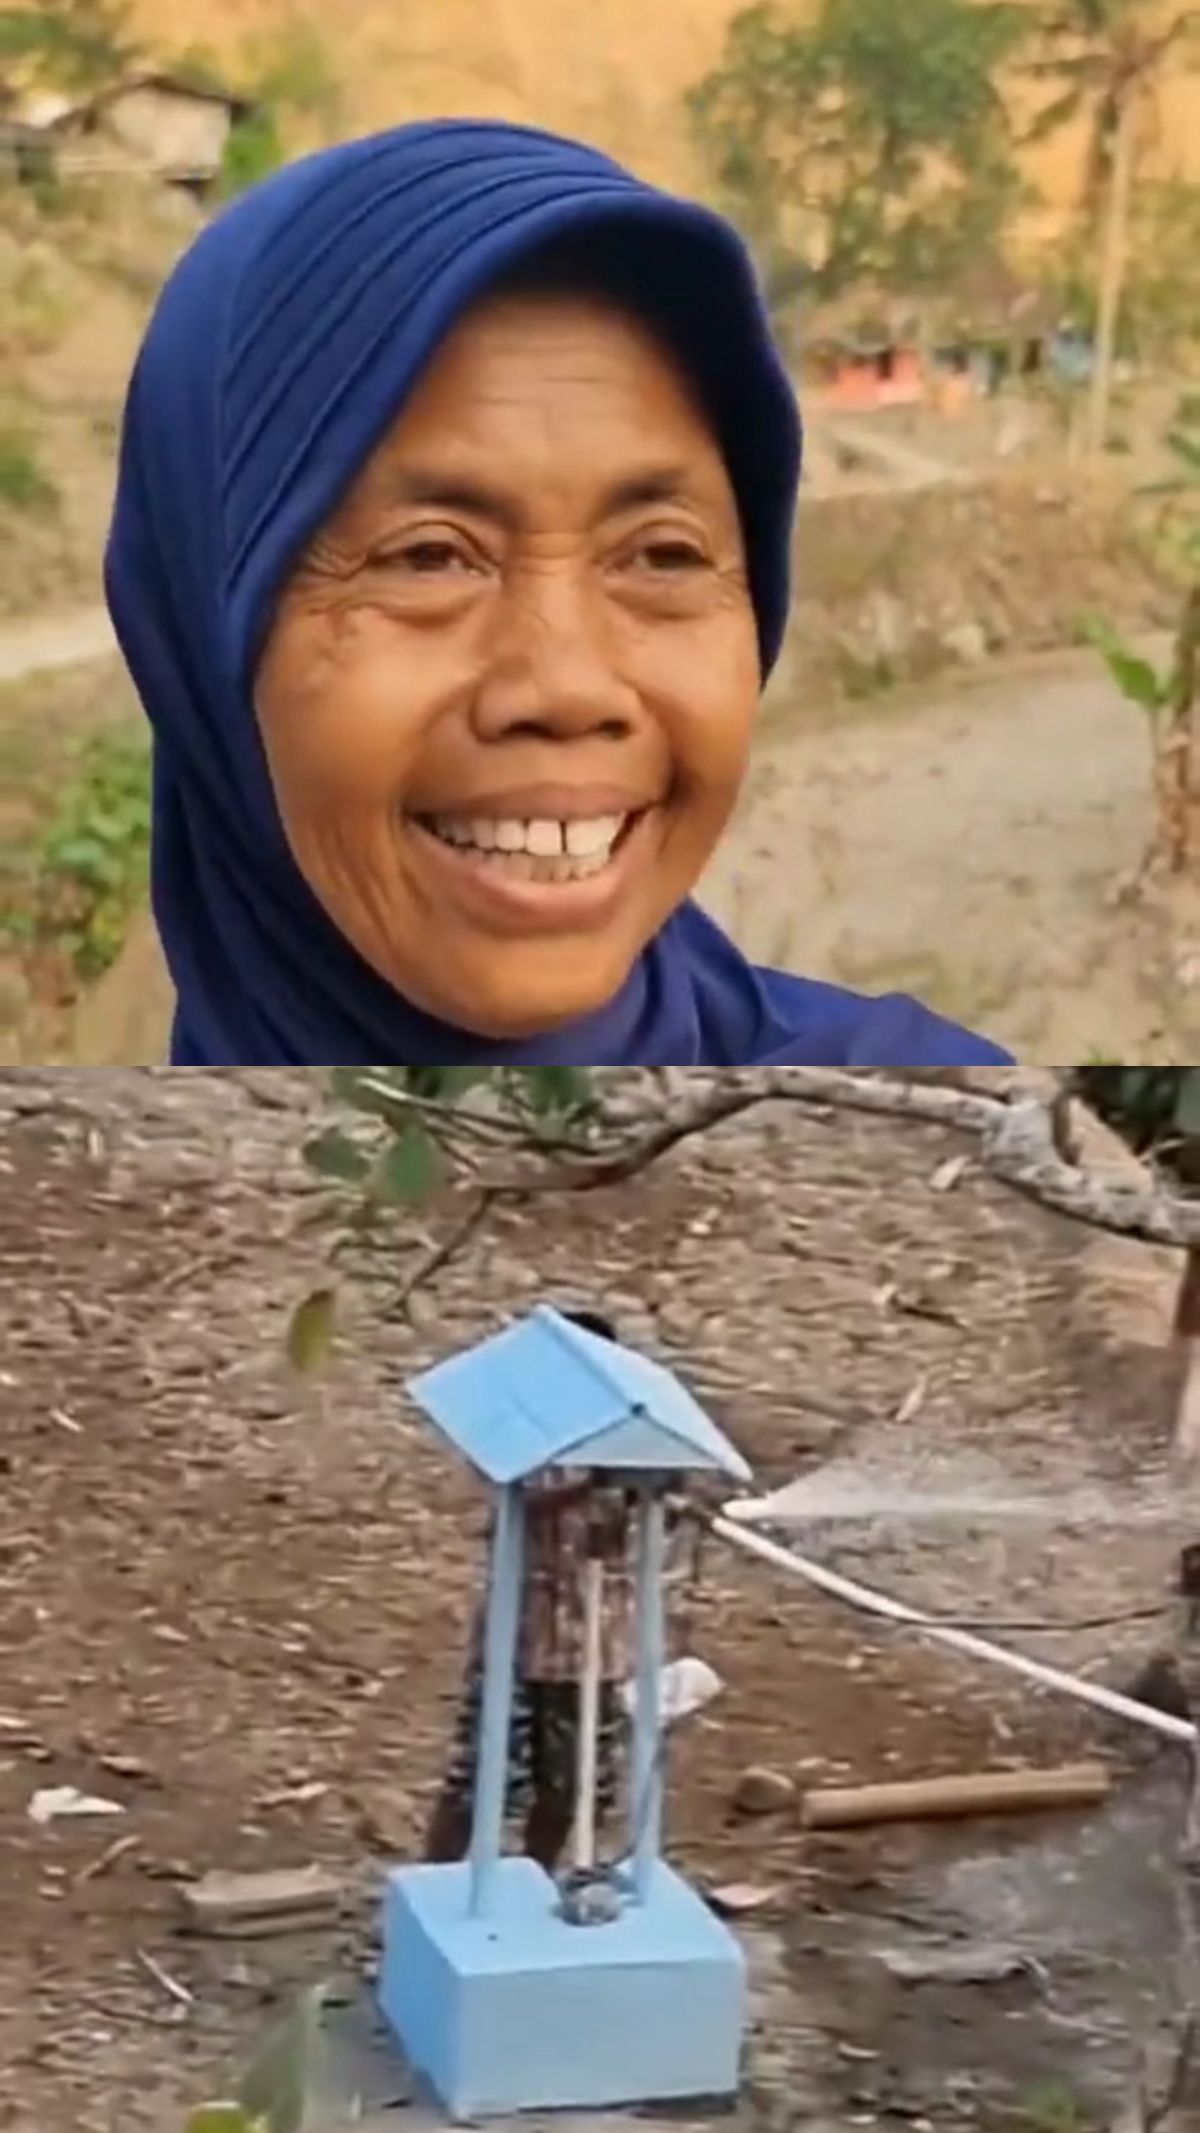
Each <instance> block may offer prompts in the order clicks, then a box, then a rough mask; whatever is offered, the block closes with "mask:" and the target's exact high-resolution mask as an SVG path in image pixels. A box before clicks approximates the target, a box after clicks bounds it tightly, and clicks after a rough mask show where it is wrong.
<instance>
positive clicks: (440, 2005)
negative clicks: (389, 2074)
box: [379, 1858, 746, 2122]
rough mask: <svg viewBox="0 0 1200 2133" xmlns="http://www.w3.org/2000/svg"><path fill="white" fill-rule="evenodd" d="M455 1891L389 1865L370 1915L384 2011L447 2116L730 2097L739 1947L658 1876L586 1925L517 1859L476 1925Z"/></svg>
mask: <svg viewBox="0 0 1200 2133" xmlns="http://www.w3.org/2000/svg"><path fill="white" fill-rule="evenodd" d="M469 1891H470V1871H469V1868H468V1867H466V1866H465V1865H464V1866H413V1867H400V1868H398V1869H397V1870H396V1871H395V1872H394V1873H392V1874H391V1875H390V1876H389V1878H388V1886H387V1895H386V1899H385V1909H384V1934H383V1966H382V1971H381V1975H380V1985H379V1996H380V2001H381V2004H382V2008H383V2012H384V2015H385V2016H386V2018H387V2021H388V2023H389V2024H390V2026H391V2028H392V2030H393V2031H394V2033H395V2035H396V2037H397V2038H398V2040H399V2042H400V2044H401V2045H402V2047H403V2049H404V2051H405V2053H406V2054H407V2056H408V2059H409V2061H410V2062H411V2064H412V2066H413V2068H414V2070H415V2071H416V2072H417V2073H418V2074H419V2075H421V2076H422V2077H423V2078H424V2079H425V2080H426V2081H427V2082H428V2083H429V2085H430V2087H431V2088H432V2089H433V2090H434V2092H435V2094H436V2095H437V2097H438V2099H439V2101H440V2102H441V2104H442V2105H443V2108H444V2109H445V2110H446V2111H447V2112H448V2114H449V2115H450V2117H451V2118H452V2119H455V2120H457V2121H460V2122H461V2121H464V2120H470V2119H478V2118H488V2117H497V2116H500V2115H503V2114H505V2113H507V2112H512V2111H530V2110H556V2109H588V2108H593V2107H597V2108H598V2107H602V2106H611V2105H615V2104H630V2103H650V2102H662V2101H667V2100H669V2099H672V2098H680V2097H688V2096H693V2097H712V2098H720V2097H729V2096H732V2095H734V2094H735V2093H736V2090H737V2086H738V2073H739V2063H740V2058H741V2046H742V2036H743V2031H744V2027H745V2019H746V1975H745V1963H744V1959H743V1956H742V1952H741V1949H740V1948H739V1946H738V1944H737V1942H736V1941H735V1940H734V1938H733V1935H732V1934H731V1933H730V1932H729V1931H728V1930H727V1928H726V1927H725V1926H723V1925H722V1924H721V1922H720V1920H719V1919H717V1918H714V1917H713V1914H712V1912H711V1911H710V1910H709V1909H708V1908H707V1906H706V1905H705V1904H704V1903H703V1902H702V1900H701V1899H700V1897H699V1896H697V1895H696V1893H695V1891H694V1890H693V1889H690V1888H689V1887H688V1885H687V1883H686V1882H684V1881H681V1880H680V1878H679V1876H678V1875H677V1874H675V1873H673V1872H672V1871H671V1869H670V1868H669V1867H667V1866H664V1865H663V1864H662V1863H661V1862H659V1863H657V1864H656V1865H655V1867H654V1869H653V1872H652V1878H651V1882H650V1889H649V1893H648V1896H647V1900H646V1901H645V1902H644V1903H642V1904H633V1903H631V1904H629V1905H628V1906H627V1907H626V1909H625V1910H624V1911H623V1913H622V1915H621V1917H620V1918H619V1919H617V1920H615V1921H613V1922H612V1923H610V1924H607V1925H600V1926H573V1925H568V1924H566V1923H565V1922H564V1921H563V1920H562V1919H561V1918H559V1917H558V1916H557V1913H556V1902H557V1898H556V1892H555V1889H554V1884H553V1883H552V1881H551V1880H550V1878H549V1876H548V1875H547V1874H546V1873H544V1872H543V1870H542V1868H541V1867H540V1866H537V1865H535V1863H534V1862H533V1861H532V1860H530V1859H517V1858H510V1859H501V1860H499V1861H498V1862H497V1863H496V1865H495V1867H494V1869H493V1874H492V1877H491V1879H490V1880H489V1886H488V1900H487V1909H486V1913H485V1915H483V1916H482V1917H472V1916H471V1915H470V1914H469V1910H468V1898H469Z"/></svg>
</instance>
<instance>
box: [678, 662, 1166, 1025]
mask: <svg viewBox="0 0 1200 2133" xmlns="http://www.w3.org/2000/svg"><path fill="white" fill-rule="evenodd" d="M1148 825H1149V762H1148V749H1147V746H1146V736H1145V732H1144V730H1143V727H1142V725H1141V722H1140V715H1139V714H1138V713H1136V712H1134V711H1132V710H1131V709H1130V707H1129V706H1128V705H1127V704H1125V703H1124V702H1123V701H1122V700H1121V698H1120V697H1119V695H1118V694H1117V691H1116V689H1115V688H1114V687H1113V686H1112V685H1111V684H1110V682H1109V681H1108V679H1107V677H1106V676H1105V675H1104V673H1103V672H1102V671H1101V670H1100V668H1099V664H1098V662H1097V661H1096V660H1095V659H1094V658H1091V657H1088V656H1086V655H1075V654H1064V655H1061V656H1055V657H1051V658H1048V659H1042V660H1038V661H1036V662H1029V663H1027V664H1026V665H1024V666H1013V667H1012V668H1011V669H1009V670H1007V671H1004V672H992V671H989V670H988V669H986V668H981V669H980V670H979V671H978V673H977V675H975V676H974V677H967V678H965V679H963V680H960V681H958V682H953V683H945V682H943V683H935V684H930V685H927V686H925V687H924V688H922V689H920V690H916V689H910V690H906V691H904V692H902V693H899V694H897V695H896V696H895V697H892V698H887V699H881V700H880V701H879V702H878V703H874V704H871V705H868V706H863V707H861V708H859V709H857V710H856V709H854V708H843V709H842V710H840V711H838V712H836V713H832V714H829V715H828V716H825V715H822V716H821V717H819V718H816V717H814V718H813V719H811V720H795V721H792V722H791V723H790V724H789V725H787V726H785V725H784V721H783V718H782V716H780V717H779V718H775V719H771V718H769V719H768V722H767V726H766V730H765V731H764V735H763V739H762V742H761V745H760V748H759V751H758V756H757V761H756V766H755V771H754V775H753V778H752V780H751V784H750V788H749V790H748V792H747V794H746V797H745V801H744V803H743V806H742V809H741V813H740V817H739V820H738V823H737V825H736V828H735V831H734V834H733V835H732V836H731V837H730V839H729V841H728V843H727V845H726V847H725V849H724V850H723V851H722V853H721V854H720V856H719V858H718V861H717V864H716V865H715V867H714V868H713V870H712V873H711V876H710V879H709V882H708V885H707V893H708V897H709V900H710V901H711V903H712V905H713V907H714V909H715V910H716V911H717V912H718V914H719V915H720V916H721V918H722V919H723V920H724V921H725V922H726V923H727V924H728V925H729V926H730V927H731V928H732V930H733V931H734V932H735V933H736V934H737V935H738V937H739V938H740V939H741V941H742V942H743V944H744V945H745V946H746V947H747V948H748V949H749V950H750V952H751V953H752V954H753V955H754V956H755V957H756V958H758V959H759V960H761V961H764V962H773V963H782V964H784V965H785V966H787V967H790V968H792V969H801V970H808V971H813V972H818V973H820V974H822V975H829V976H832V977H835V978H838V979H840V980H842V981H843V982H844V983H847V984H852V985H858V986H861V987H863V988H864V989H865V990H868V991H877V990H886V989H890V988H892V987H893V986H900V987H903V988H905V989H909V990H912V991H914V992H916V993H917V994H919V995H921V996H923V997H924V998H927V999H929V1000H932V1001H933V1002H934V1003H936V1004H937V1005H938V1006H939V1007H940V1008H942V1009H943V1011H945V1012H947V1013H949V1014H952V1015H957V1016H959V1017H960V1018H961V1019H963V1020H964V1021H967V1022H970V1023H973V1024H975V1025H976V1026H979V1027H982V1028H984V1029H986V1030H988V1031H990V1032H991V1033H992V1034H994V1035H995V1036H997V1037H999V1038H1001V1039H1003V1040H1005V1041H1007V1042H1008V1043H1009V1044H1010V1045H1011V1046H1012V1047H1013V1049H1014V1050H1015V1051H1016V1052H1017V1053H1018V1054H1019V1055H1020V1056H1021V1057H1023V1058H1025V1059H1027V1060H1031V1061H1032V1060H1037V1061H1044V1062H1055V1061H1059V1062H1061V1061H1063V1060H1084V1059H1087V1058H1089V1057H1091V1056H1093V1055H1094V1054H1096V1053H1099V1054H1101V1055H1102V1056H1104V1057H1107V1058H1112V1059H1142V1058H1146V1057H1148V1056H1149V1057H1153V1056H1156V1047H1161V1046H1162V1045H1163V1043H1164V1042H1165V1041H1167V1039H1166V1037H1165V1033H1164V1014H1163V1004H1162V998H1161V993H1156V989H1155V986H1154V983H1153V977H1152V973H1151V971H1150V970H1149V969H1148V967H1147V965H1148V960H1149V959H1148V955H1147V949H1146V943H1145V941H1144V939H1143V937H1142V934H1141V932H1140V929H1139V928H1138V926H1137V924H1136V922H1135V920H1134V919H1133V918H1132V917H1130V916H1129V915H1128V914H1125V913H1118V912H1114V911H1112V910H1111V909H1110V908H1108V899H1109V896H1110V892H1111V890H1112V888H1113V885H1114V883H1115V882H1116V881H1117V880H1118V879H1119V877H1120V876H1121V875H1122V874H1123V873H1125V872H1126V871H1127V870H1128V869H1129V868H1131V867H1132V866H1133V865H1134V863H1135V862H1136V860H1137V858H1138V856H1139V855H1140V852H1141V850H1142V848H1143V843H1144V839H1145V837H1146V834H1147V830H1148ZM1172 1034H1173V1037H1174V1042H1175V1046H1176V1048H1175V1049H1174V1050H1173V1051H1168V1052H1167V1054H1166V1056H1168V1057H1173V1058H1188V1057H1191V1056H1193V1052H1194V1048H1195V1045H1196V1044H1197V1042H1200V1023H1197V1024H1196V1025H1195V1027H1194V1028H1193V1029H1191V1030H1189V1031H1187V1032H1186V1033H1183V1034H1181V1033H1179V1032H1175V1033H1172ZM1189 1045H1190V1046H1191V1047H1192V1049H1190V1050H1189V1049H1187V1046H1189ZM1159 1056H1161V1053H1159Z"/></svg>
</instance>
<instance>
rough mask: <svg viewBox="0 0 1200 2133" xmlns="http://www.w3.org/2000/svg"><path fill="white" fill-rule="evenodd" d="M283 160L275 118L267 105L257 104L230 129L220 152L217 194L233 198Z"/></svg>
mask: <svg viewBox="0 0 1200 2133" xmlns="http://www.w3.org/2000/svg"><path fill="white" fill-rule="evenodd" d="M285 160H286V157H285V150H284V145H283V138H282V135H281V134H280V131H279V122H278V120H277V119H276V117H275V114H274V112H273V111H272V110H270V108H269V107H268V106H267V105H265V104H264V105H260V106H258V107H257V108H256V109H255V110H253V111H251V112H250V113H249V114H248V115H247V116H246V117H245V118H244V119H241V120H239V122H238V124H237V125H236V126H233V127H231V129H230V132H229V136H228V138H227V140H226V142H225V147H224V149H223V151H222V154H221V168H220V172H219V174H218V177H217V194H218V197H219V198H221V199H223V200H232V199H234V198H235V197H236V195H237V194H238V193H244V192H245V191H247V189H248V188H249V187H250V186H251V185H258V184H259V183H260V182H261V180H262V179H263V178H269V177H270V175H271V173H272V171H274V170H278V169H279V168H280V166H281V164H282V163H283V162H284V161H285Z"/></svg>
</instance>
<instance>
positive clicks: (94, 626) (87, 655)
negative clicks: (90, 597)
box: [0, 607, 116, 684]
mask: <svg viewBox="0 0 1200 2133" xmlns="http://www.w3.org/2000/svg"><path fill="white" fill-rule="evenodd" d="M115 650H116V640H115V638H114V636H113V629H112V623H111V622H110V621H109V619H108V610H107V608H104V607H85V608H74V609H72V610H70V611H69V612H67V613H65V614H62V615H43V616H41V617H39V619H38V620H37V621H36V622H8V623H5V624H4V625H3V627H0V684H2V683H4V682H11V681H23V680H24V679H25V677H26V676H27V675H30V674H43V673H50V672H52V671H53V670H54V669H55V668H58V667H75V666H79V665H81V664H82V662H83V661H85V660H89V659H105V658H107V657H108V656H109V655H110V654H111V653H112V652H114V651H115Z"/></svg>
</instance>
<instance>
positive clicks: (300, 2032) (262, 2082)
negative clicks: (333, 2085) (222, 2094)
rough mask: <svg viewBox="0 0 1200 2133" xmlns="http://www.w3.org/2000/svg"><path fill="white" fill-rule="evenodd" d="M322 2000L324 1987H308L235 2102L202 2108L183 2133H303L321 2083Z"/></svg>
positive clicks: (268, 2042)
mask: <svg viewBox="0 0 1200 2133" xmlns="http://www.w3.org/2000/svg"><path fill="white" fill-rule="evenodd" d="M326 1997H327V1988H326V1987H325V1986H324V1985H314V1986H312V1987H310V1989H309V1990H308V1991H307V1992H306V1993H304V1994H303V1996H302V1997H301V1999H300V2000H299V2001H298V2002H297V2004H296V2006H295V2007H294V2008H293V2009H292V2011H291V2013H290V2014H289V2015H288V2016H287V2017H286V2019H285V2020H284V2021H283V2022H282V2023H280V2025H279V2027H278V2028H277V2029H276V2030H275V2031H274V2032H273V2033H272V2034H271V2035H270V2036H269V2037H268V2038H267V2040H266V2042H265V2044H264V2045H263V2047H262V2049H261V2051H260V2052H259V2054H258V2056H257V2058H256V2059H255V2060H254V2063H253V2065H252V2066H251V2068H250V2071H249V2072H248V2073H247V2074H246V2076H245V2078H244V2080H243V2081H242V2082H241V2083H240V2085H239V2088H238V2093H237V2100H236V2101H234V2102H224V2103H206V2104H203V2105H202V2106H201V2108H200V2109H199V2110H198V2111H194V2112H193V2113H192V2115H191V2117H190V2118H189V2119H188V2122H187V2125H186V2126H185V2128H184V2133H305V2128H306V2126H307V2125H308V2124H309V2123H310V2122H311V2110H310V2106H311V2105H312V2103H313V2101H314V2098H315V2096H316V2093H317V2090H318V2086H319V2082H320V2073H321V2061H322V2056H323V2043H324V2038H323V2032H322V2021H323V2017H324V2010H325V2002H326Z"/></svg>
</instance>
